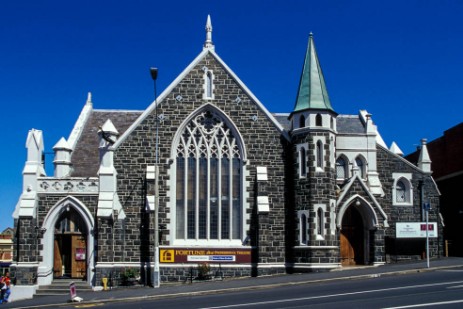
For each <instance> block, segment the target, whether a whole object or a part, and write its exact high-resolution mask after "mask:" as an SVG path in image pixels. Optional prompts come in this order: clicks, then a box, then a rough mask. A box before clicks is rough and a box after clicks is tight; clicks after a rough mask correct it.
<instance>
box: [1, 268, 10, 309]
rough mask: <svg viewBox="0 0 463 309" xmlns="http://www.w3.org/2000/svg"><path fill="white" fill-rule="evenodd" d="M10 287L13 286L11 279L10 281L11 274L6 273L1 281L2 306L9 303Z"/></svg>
mask: <svg viewBox="0 0 463 309" xmlns="http://www.w3.org/2000/svg"><path fill="white" fill-rule="evenodd" d="M10 285H11V279H10V272H8V271H7V272H5V275H4V276H3V277H2V279H1V281H0V286H1V291H2V293H1V296H0V304H2V303H7V302H8V298H9V297H10V293H11V290H10Z"/></svg>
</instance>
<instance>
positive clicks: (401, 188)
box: [395, 180, 408, 203]
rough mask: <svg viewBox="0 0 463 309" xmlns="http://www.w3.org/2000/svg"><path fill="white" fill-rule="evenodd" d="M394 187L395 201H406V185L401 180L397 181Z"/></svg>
mask: <svg viewBox="0 0 463 309" xmlns="http://www.w3.org/2000/svg"><path fill="white" fill-rule="evenodd" d="M395 188H396V201H397V202H399V203H405V202H408V201H407V187H406V186H405V183H404V182H403V180H399V181H397V184H396V186H395Z"/></svg>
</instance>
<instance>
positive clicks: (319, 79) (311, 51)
mask: <svg viewBox="0 0 463 309" xmlns="http://www.w3.org/2000/svg"><path fill="white" fill-rule="evenodd" d="M306 109H322V110H330V111H334V110H333V108H332V107H331V102H330V98H329V97H328V91H327V90H326V84H325V78H324V77H323V73H322V69H321V66H320V62H319V61H318V56H317V52H316V50H315V44H314V42H313V35H312V33H311V34H310V37H309V46H308V47H307V52H306V55H305V59H304V66H303V68H302V74H301V79H300V81H299V89H298V92H297V98H296V105H295V106H294V112H298V111H302V110H306Z"/></svg>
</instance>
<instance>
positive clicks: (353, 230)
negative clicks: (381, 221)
mask: <svg viewBox="0 0 463 309" xmlns="http://www.w3.org/2000/svg"><path fill="white" fill-rule="evenodd" d="M377 222H378V219H377V216H376V213H375V212H374V210H373V207H372V206H371V205H370V204H369V203H368V202H367V201H365V199H363V198H362V197H361V196H358V195H357V196H354V197H352V198H351V199H349V200H348V201H347V202H346V203H345V204H344V205H343V206H342V207H341V209H340V211H339V215H338V222H337V223H338V227H339V228H340V235H339V237H340V262H341V265H342V266H353V265H368V264H371V263H373V262H374V261H373V260H371V259H370V256H371V255H370V250H373V249H372V247H374V239H370V235H372V234H373V233H374V231H375V230H376V227H377Z"/></svg>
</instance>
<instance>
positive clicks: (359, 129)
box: [336, 115, 365, 134]
mask: <svg viewBox="0 0 463 309" xmlns="http://www.w3.org/2000/svg"><path fill="white" fill-rule="evenodd" d="M336 127H337V131H338V133H341V134H343V133H344V134H365V126H364V125H363V122H362V121H361V120H360V117H359V116H356V115H338V117H337V118H336Z"/></svg>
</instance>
